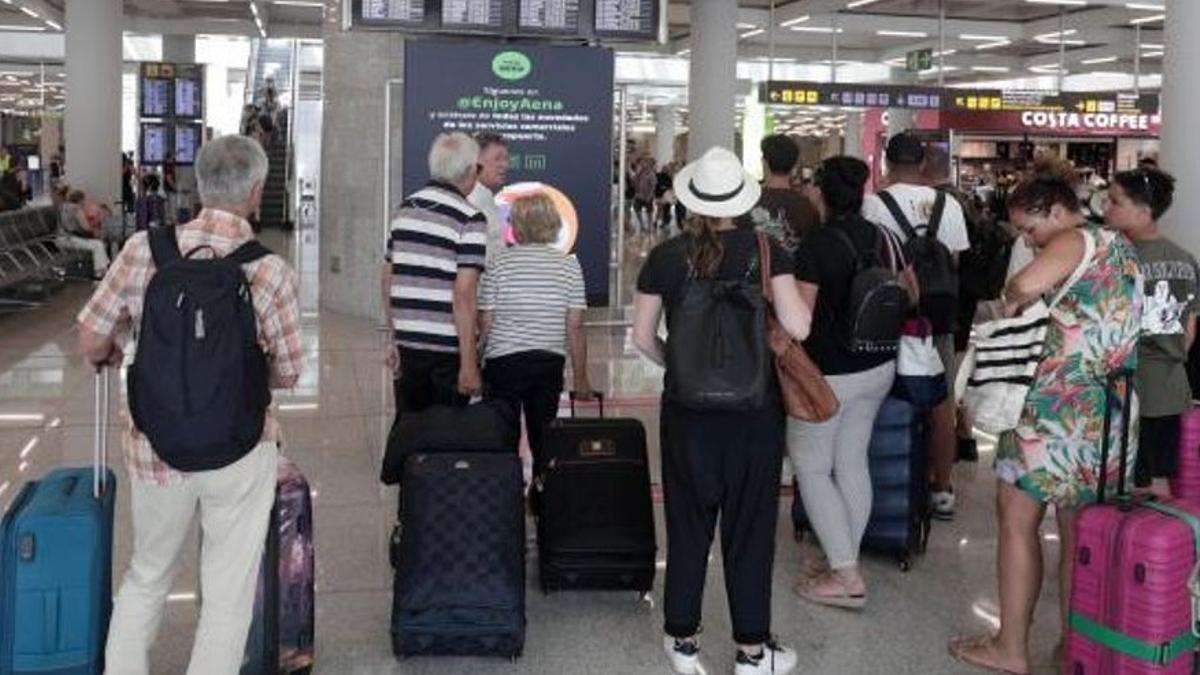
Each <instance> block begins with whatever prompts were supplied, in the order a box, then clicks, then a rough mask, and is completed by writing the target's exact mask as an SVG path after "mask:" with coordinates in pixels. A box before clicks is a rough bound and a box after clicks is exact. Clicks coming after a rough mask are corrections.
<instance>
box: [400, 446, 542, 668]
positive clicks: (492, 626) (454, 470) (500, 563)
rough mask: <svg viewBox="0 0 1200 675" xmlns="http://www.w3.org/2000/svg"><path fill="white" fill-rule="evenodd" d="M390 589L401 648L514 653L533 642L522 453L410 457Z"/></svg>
mask: <svg viewBox="0 0 1200 675" xmlns="http://www.w3.org/2000/svg"><path fill="white" fill-rule="evenodd" d="M403 484H404V489H403V490H402V494H401V499H402V500H403V510H404V521H403V530H402V532H401V533H400V535H399V542H398V551H397V553H398V555H397V556H396V558H397V559H396V580H395V586H394V593H393V599H392V649H393V651H394V652H395V653H396V655H397V656H413V655H421V654H447V655H463V656H504V657H509V658H514V659H515V658H516V657H518V656H520V655H521V651H522V649H523V648H524V645H525V515H524V498H523V495H522V491H523V484H522V475H521V460H520V459H519V458H518V457H517V456H516V455H515V454H512V455H507V454H506V455H495V454H472V453H454V454H418V455H413V456H410V457H409V458H408V459H407V460H406V463H405V472H404V483H403Z"/></svg>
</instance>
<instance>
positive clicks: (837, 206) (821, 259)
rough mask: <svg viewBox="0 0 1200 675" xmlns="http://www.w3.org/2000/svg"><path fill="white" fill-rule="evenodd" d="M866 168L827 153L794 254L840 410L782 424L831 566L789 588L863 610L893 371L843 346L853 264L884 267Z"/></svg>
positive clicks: (885, 360) (813, 338)
mask: <svg viewBox="0 0 1200 675" xmlns="http://www.w3.org/2000/svg"><path fill="white" fill-rule="evenodd" d="M868 175H869V169H868V168H867V165H866V164H864V163H863V162H862V161H860V160H858V159H855V158H853V157H833V158H831V159H828V160H826V161H825V162H824V164H822V165H821V168H820V169H819V170H818V172H817V175H816V177H815V180H814V184H813V186H812V187H811V188H809V190H810V191H811V192H810V198H812V199H813V200H814V201H815V202H817V204H818V206H819V208H820V209H821V214H822V219H823V221H824V226H823V227H820V228H818V229H816V230H814V231H813V232H812V234H810V235H808V237H806V238H805V239H804V240H803V241H802V242H801V243H800V247H799V249H798V250H797V252H796V280H797V281H798V282H799V285H800V295H801V297H803V298H804V299H805V302H806V303H807V304H808V306H809V307H815V309H814V312H813V323H812V332H811V333H810V335H809V337H808V340H806V341H805V343H804V348H805V349H806V350H807V351H808V353H809V355H810V356H811V357H812V359H813V361H814V362H816V364H817V366H818V367H819V368H820V369H821V372H822V373H824V374H825V376H826V378H827V379H828V381H829V385H830V387H832V388H833V391H834V393H836V394H837V398H838V401H840V402H841V408H840V410H839V411H838V414H837V415H836V416H835V417H834V418H833V419H831V420H829V421H827V422H823V423H820V424H812V423H808V422H802V421H800V420H797V419H789V420H788V454H789V455H790V456H791V460H792V466H793V467H794V468H795V471H796V475H797V477H798V479H799V483H800V496H801V498H802V499H803V500H804V509H805V511H807V513H808V517H809V520H810V522H811V523H812V528H813V531H814V532H815V533H816V535H817V538H818V539H819V540H820V543H821V546H822V548H823V549H824V550H825V554H826V556H828V566H827V567H826V566H823V565H821V566H818V567H816V568H810V569H809V570H808V573H807V574H804V575H802V577H801V579H800V582H799V583H798V584H797V586H796V592H797V593H798V594H799V595H800V597H802V598H804V599H806V600H809V601H811V602H815V603H819V604H823V605H832V606H836V607H846V608H851V609H860V608H862V607H863V606H865V604H866V601H867V590H866V583H865V582H864V580H863V577H862V573H861V572H860V570H859V567H858V548H859V543H860V542H861V541H862V537H863V533H864V532H865V531H866V528H867V518H868V517H869V516H870V514H871V475H870V471H869V469H868V466H867V447H868V445H869V444H870V440H871V429H872V426H873V424H874V421H875V415H876V414H877V413H878V412H879V407H880V406H881V405H882V404H883V400H884V398H886V397H887V393H888V391H889V390H890V389H891V387H892V380H893V379H894V377H895V373H896V362H895V356H894V355H893V354H877V353H857V352H853V351H851V350H850V348H849V335H848V331H847V326H848V324H849V322H848V321H847V317H848V316H850V315H852V313H853V311H854V309H853V308H851V307H850V306H849V305H850V303H851V302H852V300H851V297H850V295H851V294H850V285H851V281H852V279H853V277H854V273H855V268H856V262H857V260H859V259H863V258H869V257H870V256H872V255H875V256H879V257H880V264H884V263H885V262H886V261H887V260H888V259H889V258H888V256H887V250H888V249H887V246H888V244H887V241H886V240H885V237H887V236H888V235H887V234H886V233H885V232H884V231H883V230H882V229H881V228H879V227H877V226H875V225H874V224H872V223H870V222H868V221H867V220H865V219H863V217H862V216H861V215H859V212H860V210H861V209H862V195H863V188H864V186H865V184H866V181H867V176H868Z"/></svg>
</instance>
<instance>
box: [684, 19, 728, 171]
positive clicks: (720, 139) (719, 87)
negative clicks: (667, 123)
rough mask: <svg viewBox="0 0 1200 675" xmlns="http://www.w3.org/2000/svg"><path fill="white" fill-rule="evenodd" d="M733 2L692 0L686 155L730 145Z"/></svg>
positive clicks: (696, 155) (692, 155)
mask: <svg viewBox="0 0 1200 675" xmlns="http://www.w3.org/2000/svg"><path fill="white" fill-rule="evenodd" d="M737 16H738V3H736V2H730V1H729V0H693V1H692V41H691V45H692V58H691V71H690V73H689V76H688V106H689V111H688V112H689V116H688V119H689V125H688V156H689V157H690V158H691V159H695V158H697V157H699V156H700V155H702V154H704V152H705V151H706V150H708V149H709V148H711V147H713V146H715V145H720V146H722V147H725V148H728V149H729V150H733V149H734V148H733V132H734V125H735V124H736V118H735V115H734V112H735V109H736V98H737V37H738V36H737Z"/></svg>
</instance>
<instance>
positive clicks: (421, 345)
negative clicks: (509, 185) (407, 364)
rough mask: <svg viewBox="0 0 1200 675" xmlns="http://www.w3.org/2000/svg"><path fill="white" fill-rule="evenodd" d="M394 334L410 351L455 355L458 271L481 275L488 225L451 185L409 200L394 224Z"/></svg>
mask: <svg viewBox="0 0 1200 675" xmlns="http://www.w3.org/2000/svg"><path fill="white" fill-rule="evenodd" d="M388 254H389V258H390V260H391V264H392V292H391V297H392V331H393V334H394V336H395V340H396V343H397V344H398V345H400V346H401V347H406V348H409V349H420V350H425V351H436V352H446V353H457V352H458V330H457V329H456V328H455V326H454V281H455V278H456V277H457V276H458V270H459V269H462V268H474V269H478V270H480V271H483V269H484V264H485V259H486V256H487V220H486V219H485V217H484V215H483V213H482V212H480V211H479V210H478V209H476V208H475V207H473V206H471V205H470V204H469V203H468V202H467V200H466V198H465V197H463V195H462V194H461V193H460V192H459V191H458V190H457V189H456V188H455V187H454V186H452V185H448V184H445V183H439V182H431V183H430V184H429V185H428V186H426V187H425V188H423V189H421V190H419V191H417V192H416V193H414V194H412V195H411V196H409V197H408V198H407V199H405V200H404V202H403V203H402V204H401V205H400V209H399V210H398V211H397V212H396V216H395V217H394V218H393V219H392V236H391V242H390V246H389V251H388Z"/></svg>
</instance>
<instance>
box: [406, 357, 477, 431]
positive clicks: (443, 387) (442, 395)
mask: <svg viewBox="0 0 1200 675" xmlns="http://www.w3.org/2000/svg"><path fill="white" fill-rule="evenodd" d="M392 390H393V392H394V393H395V395H396V415H397V416H399V415H400V414H401V413H406V412H420V411H422V410H424V409H426V408H428V407H430V406H432V405H449V406H462V405H466V404H467V402H468V400H469V399H468V398H467V397H465V396H463V395H461V394H459V393H458V354H446V353H442V352H431V351H424V350H420V349H408V348H406V347H401V348H400V377H399V379H397V380H396V381H395V382H394V383H393V384H392Z"/></svg>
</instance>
